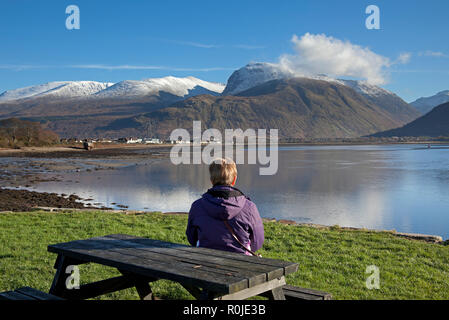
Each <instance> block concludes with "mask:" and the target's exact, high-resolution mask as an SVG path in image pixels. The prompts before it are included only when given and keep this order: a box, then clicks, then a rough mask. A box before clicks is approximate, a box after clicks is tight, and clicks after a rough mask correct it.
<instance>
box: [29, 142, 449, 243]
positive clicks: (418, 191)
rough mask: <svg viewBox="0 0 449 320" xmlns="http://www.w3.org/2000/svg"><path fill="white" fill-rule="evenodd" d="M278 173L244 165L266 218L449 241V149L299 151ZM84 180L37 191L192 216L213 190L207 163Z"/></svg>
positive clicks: (288, 151) (79, 176) (241, 178)
mask: <svg viewBox="0 0 449 320" xmlns="http://www.w3.org/2000/svg"><path fill="white" fill-rule="evenodd" d="M279 151H280V152H279V170H278V173H277V174H276V175H275V176H259V174H258V167H257V166H256V165H239V166H238V170H239V175H238V180H237V187H238V188H240V189H241V190H242V191H244V192H245V193H246V194H248V195H249V196H250V197H251V199H252V200H253V201H254V202H255V203H256V204H257V206H258V208H259V211H260V213H261V215H262V216H263V217H274V218H278V219H291V220H295V221H298V222H308V223H319V224H325V225H336V224H337V225H340V226H353V227H366V228H370V229H373V228H375V229H396V230H397V231H401V232H416V233H426V234H437V235H441V236H443V238H445V239H446V238H449V146H439V147H436V146H435V147H432V148H431V149H427V146H420V145H391V146H310V147H309V146H307V147H304V146H292V147H281V148H280V150H279ZM67 178H68V179H70V180H73V181H79V183H63V182H59V183H55V182H52V183H41V184H40V185H38V187H37V190H41V191H52V192H58V193H67V194H69V193H76V194H78V195H80V196H81V197H84V198H93V199H94V200H95V201H93V202H100V203H102V204H104V205H106V206H110V207H114V205H112V203H117V204H123V205H127V206H129V208H130V209H140V210H141V209H146V210H159V211H188V210H189V208H190V204H191V203H192V202H193V201H194V200H195V199H197V198H198V197H200V195H201V194H202V193H203V192H204V191H205V190H206V189H207V188H209V187H210V184H209V176H208V171H207V167H206V166H204V165H180V166H175V165H172V164H171V163H170V162H169V161H161V162H156V163H153V164H152V165H141V166H135V165H134V166H130V167H125V168H121V169H117V170H110V171H109V170H106V171H98V172H91V173H86V172H82V173H73V174H70V175H69V176H68V177H67Z"/></svg>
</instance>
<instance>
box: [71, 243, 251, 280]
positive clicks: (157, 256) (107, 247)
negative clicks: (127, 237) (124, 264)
mask: <svg viewBox="0 0 449 320" xmlns="http://www.w3.org/2000/svg"><path fill="white" fill-rule="evenodd" d="M102 240H103V239H98V240H89V241H88V242H82V243H79V244H77V246H78V249H82V248H87V250H88V251H95V254H98V253H99V252H101V251H104V252H107V253H114V252H115V253H119V254H121V255H123V256H134V257H136V258H139V259H142V260H144V261H156V262H164V263H169V264H172V265H174V267H175V268H183V267H184V268H187V269H191V268H196V267H198V268H197V269H196V270H197V272H199V273H202V272H210V273H213V276H214V277H217V276H226V278H229V277H235V278H236V279H237V278H238V279H242V278H243V277H240V276H239V275H238V274H231V273H230V272H227V271H226V270H221V269H217V268H215V267H207V266H204V265H201V266H200V265H198V264H197V263H196V262H195V261H187V260H183V259H178V260H176V259H173V257H170V256H167V255H166V254H163V253H162V254H161V253H157V252H152V251H147V250H140V249H139V248H137V249H136V246H138V244H131V246H129V245H128V244H127V243H126V242H123V241H114V242H113V243H112V241H110V240H108V241H107V242H109V243H105V242H103V241H102ZM95 246H96V247H95Z"/></svg>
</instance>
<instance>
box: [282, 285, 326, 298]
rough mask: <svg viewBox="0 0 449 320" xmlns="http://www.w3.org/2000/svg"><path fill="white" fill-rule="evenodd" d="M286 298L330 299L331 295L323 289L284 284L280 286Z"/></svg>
mask: <svg viewBox="0 0 449 320" xmlns="http://www.w3.org/2000/svg"><path fill="white" fill-rule="evenodd" d="M282 291H283V292H284V295H285V299H286V300H332V295H331V294H330V293H327V292H324V291H318V290H313V289H306V288H300V287H294V286H289V285H285V286H283V287H282Z"/></svg>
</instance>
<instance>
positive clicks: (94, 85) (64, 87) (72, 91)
mask: <svg viewBox="0 0 449 320" xmlns="http://www.w3.org/2000/svg"><path fill="white" fill-rule="evenodd" d="M111 85H113V83H108V82H96V81H54V82H48V83H44V84H39V85H36V86H30V87H25V88H19V89H14V90H8V91H5V92H3V93H2V94H1V95H0V102H4V101H13V100H20V99H31V98H38V97H46V96H48V97H57V98H75V97H86V96H89V95H92V94H95V93H97V92H99V91H101V90H104V89H106V88H108V87H109V86H111Z"/></svg>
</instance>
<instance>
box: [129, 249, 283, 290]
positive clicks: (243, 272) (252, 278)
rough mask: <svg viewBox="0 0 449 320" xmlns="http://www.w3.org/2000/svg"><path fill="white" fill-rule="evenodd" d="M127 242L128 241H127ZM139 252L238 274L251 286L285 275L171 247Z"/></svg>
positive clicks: (257, 265)
mask: <svg viewBox="0 0 449 320" xmlns="http://www.w3.org/2000/svg"><path fill="white" fill-rule="evenodd" d="M125 242H126V241H125ZM136 245H138V246H139V247H137V248H138V249H139V250H145V251H150V252H157V253H161V254H164V255H166V256H171V257H172V258H173V259H176V260H181V261H184V262H186V261H188V262H189V263H194V264H196V265H202V266H207V267H212V268H215V269H220V270H223V271H224V272H226V273H228V272H231V273H236V274H238V275H240V276H243V277H247V278H248V280H249V286H253V285H256V284H259V283H262V282H265V281H268V280H271V279H274V278H279V277H281V276H283V275H284V269H283V268H279V267H274V266H266V265H260V264H255V263H250V262H247V261H239V260H233V259H228V258H223V257H216V256H211V255H204V254H200V253H198V252H195V251H193V252H192V251H189V252H188V251H184V250H179V249H177V248H169V247H149V246H147V245H143V244H137V243H136Z"/></svg>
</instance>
